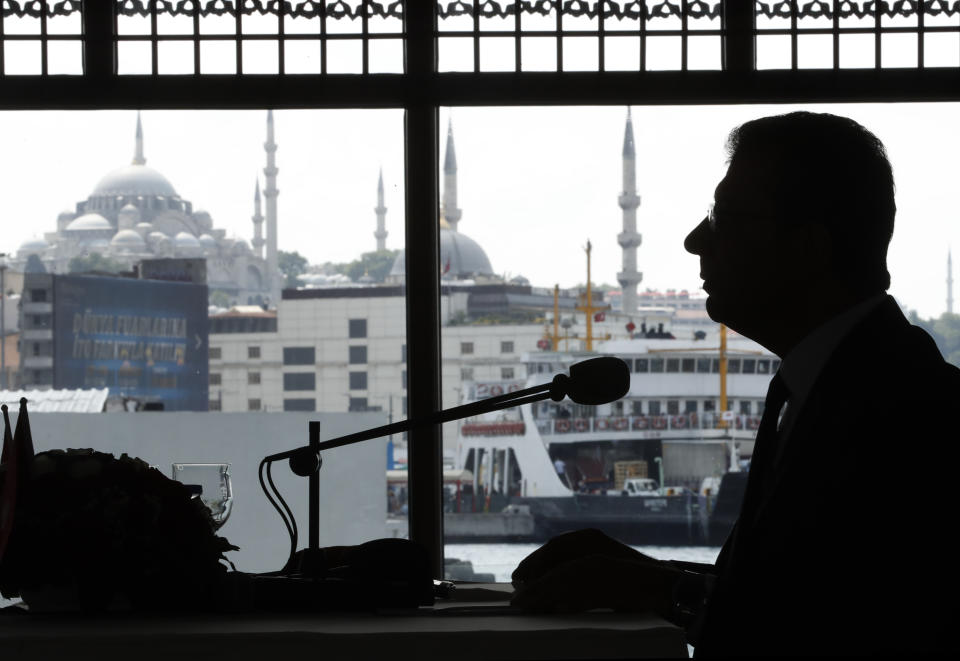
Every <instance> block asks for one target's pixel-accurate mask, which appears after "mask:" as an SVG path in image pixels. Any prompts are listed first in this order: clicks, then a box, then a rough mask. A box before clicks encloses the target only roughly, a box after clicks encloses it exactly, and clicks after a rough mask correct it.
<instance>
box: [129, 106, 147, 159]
mask: <svg viewBox="0 0 960 661" xmlns="http://www.w3.org/2000/svg"><path fill="white" fill-rule="evenodd" d="M146 164H147V159H146V158H144V157H143V125H142V124H141V123H140V111H139V110H138V111H137V146H136V150H135V151H134V152H133V163H132V164H131V165H146Z"/></svg>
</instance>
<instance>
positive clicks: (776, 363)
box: [770, 360, 780, 372]
mask: <svg viewBox="0 0 960 661" xmlns="http://www.w3.org/2000/svg"><path fill="white" fill-rule="evenodd" d="M778 369H780V361H779V360H774V361H772V362H771V363H770V371H771V372H776V371H777V370H778Z"/></svg>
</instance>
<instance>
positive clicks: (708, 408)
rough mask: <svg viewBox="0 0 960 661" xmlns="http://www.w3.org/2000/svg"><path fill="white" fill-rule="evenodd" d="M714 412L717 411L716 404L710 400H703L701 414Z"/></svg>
mask: <svg viewBox="0 0 960 661" xmlns="http://www.w3.org/2000/svg"><path fill="white" fill-rule="evenodd" d="M716 410H717V403H716V402H715V401H714V400H712V399H705V400H703V412H704V413H708V412H711V413H712V412H713V411H716Z"/></svg>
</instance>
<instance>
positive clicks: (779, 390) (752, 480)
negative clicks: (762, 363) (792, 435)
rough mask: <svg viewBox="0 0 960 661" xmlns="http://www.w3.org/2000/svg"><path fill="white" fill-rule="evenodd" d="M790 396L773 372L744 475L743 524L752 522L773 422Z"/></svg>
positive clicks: (767, 466)
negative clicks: (745, 478) (748, 470)
mask: <svg viewBox="0 0 960 661" xmlns="http://www.w3.org/2000/svg"><path fill="white" fill-rule="evenodd" d="M789 396H790V391H789V390H787V385H786V384H785V383H784V381H783V378H782V377H781V376H780V372H777V373H776V374H774V376H773V378H772V379H771V380H770V387H769V388H768V389H767V399H766V401H765V402H764V405H763V417H762V418H760V427H759V429H757V439H756V441H755V442H754V444H753V457H752V458H751V460H750V476H749V477H748V478H747V491H746V494H744V498H743V507H742V508H741V510H740V521H741V523H742V524H746V525H747V526H749V525H750V523H751V522H752V521H753V517H754V515H755V514H756V512H757V507H759V505H760V502H761V500H762V499H763V493H764V491H765V490H766V489H765V486H766V484H767V482H768V481H769V478H770V475H769V473H770V471H771V469H772V465H773V458H774V457H775V456H776V454H777V421H778V420H779V418H780V409H782V408H783V405H784V404H785V403H786V401H787V398H788V397H789Z"/></svg>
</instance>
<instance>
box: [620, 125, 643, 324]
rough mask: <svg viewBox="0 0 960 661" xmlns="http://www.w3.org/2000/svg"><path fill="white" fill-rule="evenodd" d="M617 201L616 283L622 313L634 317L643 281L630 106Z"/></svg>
mask: <svg viewBox="0 0 960 661" xmlns="http://www.w3.org/2000/svg"><path fill="white" fill-rule="evenodd" d="M617 201H618V202H619V203H620V208H621V209H623V231H622V232H620V233H619V234H618V235H617V243H619V244H620V247H621V248H622V249H623V270H622V271H621V272H620V273H618V274H617V281H618V282H619V283H620V288H621V290H622V292H623V297H622V298H621V300H622V301H623V312H624V313H625V314H633V313H635V312H636V311H637V285H638V284H640V281H641V280H643V274H642V273H639V272H638V271H637V247H638V246H639V245H640V240H641V237H640V234H639V233H637V207H639V206H640V196H639V195H637V155H636V152H635V150H634V147H633V121H632V119H631V117H630V108H629V107H628V108H627V127H626V130H625V131H624V133H623V192H622V193H620V197H619V198H618V200H617Z"/></svg>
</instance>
